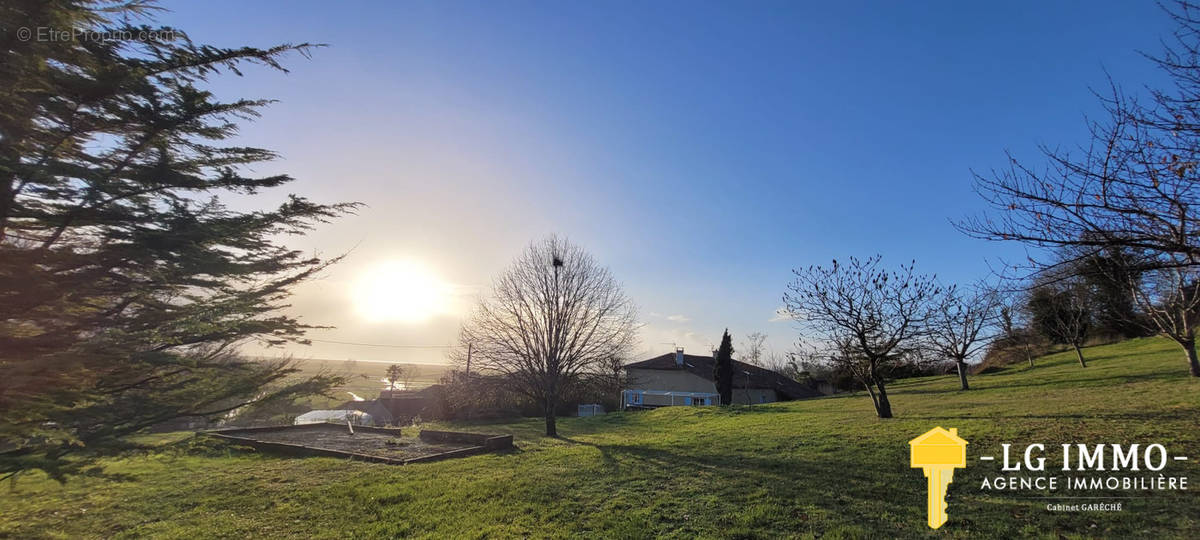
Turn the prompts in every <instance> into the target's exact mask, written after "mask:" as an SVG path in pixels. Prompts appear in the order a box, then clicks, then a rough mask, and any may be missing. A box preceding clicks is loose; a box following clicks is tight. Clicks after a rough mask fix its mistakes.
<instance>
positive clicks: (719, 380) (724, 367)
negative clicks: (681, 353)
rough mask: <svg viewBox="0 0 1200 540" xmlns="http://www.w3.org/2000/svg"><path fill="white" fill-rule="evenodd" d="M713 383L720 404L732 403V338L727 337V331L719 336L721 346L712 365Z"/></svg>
mask: <svg viewBox="0 0 1200 540" xmlns="http://www.w3.org/2000/svg"><path fill="white" fill-rule="evenodd" d="M713 381H714V382H716V384H717V393H718V394H721V404H722V405H730V404H732V403H733V338H731V337H729V329H728V328H726V329H725V334H724V335H722V336H721V346H720V347H719V348H718V349H717V355H716V362H714V363H713Z"/></svg>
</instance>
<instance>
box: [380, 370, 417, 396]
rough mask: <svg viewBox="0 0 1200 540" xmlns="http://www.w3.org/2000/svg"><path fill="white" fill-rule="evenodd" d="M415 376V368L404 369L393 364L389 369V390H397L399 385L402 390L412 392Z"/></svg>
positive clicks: (387, 378)
mask: <svg viewBox="0 0 1200 540" xmlns="http://www.w3.org/2000/svg"><path fill="white" fill-rule="evenodd" d="M414 375H415V373H413V368H411V367H404V366H402V365H400V364H392V365H390V366H388V368H387V377H386V378H385V379H386V380H387V382H388V390H395V389H396V385H397V384H399V385H400V388H401V389H402V390H411V389H412V388H411V383H412V378H413V376H414Z"/></svg>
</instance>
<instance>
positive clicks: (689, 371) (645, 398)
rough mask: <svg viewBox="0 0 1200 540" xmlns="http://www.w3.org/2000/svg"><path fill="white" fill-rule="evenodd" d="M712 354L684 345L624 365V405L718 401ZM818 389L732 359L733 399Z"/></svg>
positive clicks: (766, 399)
mask: <svg viewBox="0 0 1200 540" xmlns="http://www.w3.org/2000/svg"><path fill="white" fill-rule="evenodd" d="M715 363H716V359H714V358H713V357H712V356H696V355H691V354H684V352H683V349H676V350H675V352H674V353H667V354H664V355H662V356H656V357H654V358H651V359H649V360H643V361H641V362H635V363H633V364H628V365H626V366H625V376H626V383H625V388H624V389H623V390H622V391H621V406H622V407H623V408H650V407H663V406H670V405H717V404H718V402H719V400H720V395H719V394H717V385H716V383H715V382H714V381H713V365H714V364H715ZM821 395H822V394H821V392H820V391H818V390H817V389H815V388H812V387H810V386H808V385H805V384H802V383H798V382H796V381H793V380H792V379H789V378H787V377H784V376H783V375H780V374H778V373H776V372H774V371H771V370H769V369H765V368H761V367H758V366H754V365H751V364H746V363H743V362H738V361H737V360H734V361H733V402H734V403H742V404H748V403H771V402H774V401H788V400H793V399H805V398H811V397H818V396H821Z"/></svg>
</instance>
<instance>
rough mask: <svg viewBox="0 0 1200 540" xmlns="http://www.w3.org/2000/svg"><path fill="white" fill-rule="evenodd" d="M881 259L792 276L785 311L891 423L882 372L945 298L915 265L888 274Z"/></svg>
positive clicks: (812, 269)
mask: <svg viewBox="0 0 1200 540" xmlns="http://www.w3.org/2000/svg"><path fill="white" fill-rule="evenodd" d="M879 262H880V258H879V256H874V257H870V258H868V259H865V260H859V259H857V258H854V257H851V258H850V260H849V262H848V263H847V264H840V263H838V261H836V260H835V261H833V264H832V265H831V266H828V267H824V266H810V267H808V268H807V269H804V270H793V273H794V274H795V276H796V279H795V280H794V281H793V282H792V283H791V284H790V285H788V289H789V291H790V292H788V293H786V294H784V296H783V303H784V311H785V312H786V313H787V314H788V316H790V317H791V318H792V319H794V320H796V321H798V322H800V323H801V325H802V326H803V327H804V328H805V330H808V331H810V332H812V333H813V334H816V336H815V337H816V338H818V339H821V340H823V342H824V344H825V345H824V346H821V347H820V349H822V350H824V351H825V352H826V353H828V354H825V357H826V358H828V359H830V360H831V361H834V362H839V363H841V365H843V366H844V367H846V368H848V369H850V370H851V371H852V372H853V374H854V376H855V377H856V378H858V379H859V381H860V382H861V383H863V385H864V386H866V387H867V391H868V392H869V393H870V395H871V400H872V401H873V402H874V404H875V412H876V413H877V414H878V415H879V417H880V418H891V417H892V407H891V403H890V402H889V401H888V397H887V389H886V388H885V387H884V379H883V370H882V368H884V367H885V366H886V365H888V364H889V363H891V362H895V361H896V360H897V359H898V358H899V357H901V356H902V355H903V353H904V352H905V350H906V348H907V347H909V346H911V345H912V344H913V342H914V341H915V339H916V338H917V337H919V336H920V334H921V332H922V331H923V325H924V323H925V319H926V318H927V317H928V315H929V309H930V301H931V300H932V299H933V298H934V297H935V296H936V295H937V294H938V293H939V292H940V289H939V288H938V287H937V285H936V284H935V282H934V279H933V277H932V276H925V275H920V274H916V273H915V272H914V267H915V263H910V264H908V265H902V266H901V267H900V269H899V271H889V270H887V269H885V268H882V267H881V266H880V264H879Z"/></svg>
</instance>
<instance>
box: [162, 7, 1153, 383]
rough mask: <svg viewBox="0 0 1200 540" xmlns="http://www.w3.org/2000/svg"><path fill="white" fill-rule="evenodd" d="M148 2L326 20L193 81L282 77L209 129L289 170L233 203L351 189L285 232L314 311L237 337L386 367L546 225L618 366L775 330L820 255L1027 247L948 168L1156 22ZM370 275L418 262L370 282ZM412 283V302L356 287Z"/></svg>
mask: <svg viewBox="0 0 1200 540" xmlns="http://www.w3.org/2000/svg"><path fill="white" fill-rule="evenodd" d="M163 5H164V7H166V8H167V9H168V10H170V11H169V12H167V13H164V14H162V15H161V16H160V18H159V20H160V22H162V23H164V24H168V25H172V26H176V27H178V28H180V29H182V30H184V31H186V32H187V33H188V34H189V36H190V37H191V38H192V39H193V40H195V41H197V42H201V43H208V44H212V45H218V46H242V45H253V46H270V45H273V44H278V43H300V42H312V43H324V44H328V47H324V48H321V49H318V50H316V51H314V52H313V54H312V57H311V59H305V58H303V57H301V56H294V57H290V58H288V59H287V61H286V65H287V67H288V68H289V69H290V73H287V74H282V73H275V72H271V71H270V70H266V69H254V68H251V69H249V70H247V71H246V73H245V76H244V77H236V76H232V75H230V76H223V77H220V78H218V79H215V80H213V81H212V83H211V86H210V89H211V90H213V91H214V92H215V93H216V94H217V95H218V96H221V97H224V98H237V97H249V98H271V99H276V100H279V101H278V103H276V104H274V105H272V106H271V107H270V108H268V109H267V110H265V111H264V113H265V114H264V115H263V117H262V118H261V119H259V120H257V121H256V122H254V123H252V124H248V125H246V126H244V127H243V129H242V130H241V133H240V135H239V138H238V140H237V141H236V142H237V143H238V144H251V145H257V146H262V147H266V148H270V149H272V150H275V151H277V152H279V153H280V155H281V158H280V159H279V160H277V161H274V162H271V163H265V164H260V165H257V166H255V167H254V168H253V170H252V172H254V173H260V174H274V173H278V172H286V173H288V174H291V175H293V176H295V177H296V178H297V180H296V182H295V183H293V184H291V185H289V186H288V188H286V189H284V190H279V191H278V192H276V193H273V194H262V195H259V196H257V197H255V198H253V199H251V200H235V201H232V204H233V205H234V206H235V207H241V208H254V207H261V206H262V205H265V204H273V203H275V202H278V201H279V200H281V199H282V197H283V196H284V195H285V194H286V193H289V192H291V193H298V194H302V195H305V196H307V197H309V198H311V199H314V200H316V201H319V202H329V203H332V202H339V201H361V202H364V203H366V205H367V206H366V207H364V208H363V209H362V210H361V211H359V212H358V214H357V215H355V216H350V217H346V218H343V219H339V220H338V221H336V222H335V223H332V224H329V225H325V226H322V227H320V228H319V229H318V230H316V231H314V232H313V233H312V234H310V235H307V236H304V237H294V238H288V239H287V242H288V243H289V244H290V245H293V246H296V247H298V248H301V249H304V250H306V251H311V252H314V253H319V254H322V255H325V256H335V255H341V254H346V255H347V256H346V258H345V260H344V261H343V262H342V263H340V264H338V265H337V266H335V267H333V268H331V269H330V270H328V271H327V272H325V274H324V275H323V276H321V278H320V279H318V280H316V281H313V282H310V283H307V284H305V285H303V286H301V287H300V288H298V289H297V291H296V295H295V296H294V298H293V302H292V307H290V308H289V312H290V313H292V314H295V315H298V316H300V317H301V318H302V320H304V321H305V322H308V323H310V324H318V325H331V326H335V327H336V328H334V329H329V330H319V331H314V332H313V333H312V334H311V337H312V338H314V339H315V340H321V341H316V342H314V343H313V344H312V345H311V346H294V347H290V348H287V349H284V350H273V351H268V352H266V353H264V354H293V355H296V356H299V357H308V358H323V359H335V360H342V359H351V358H352V359H356V360H361V361H386V362H432V363H437V362H442V361H444V359H445V349H444V348H437V347H438V346H445V345H448V344H451V343H454V341H455V337H456V335H457V332H458V328H459V324H460V322H461V320H462V318H463V316H464V315H465V314H466V313H467V312H468V311H469V309H470V306H471V305H472V303H473V302H474V301H475V298H477V297H478V295H480V294H486V292H487V290H488V287H489V285H490V283H491V280H492V279H493V277H494V276H496V275H497V274H499V273H500V272H502V271H503V270H504V268H505V267H506V266H508V265H509V264H510V263H511V261H512V260H513V258H515V257H516V256H517V255H519V254H520V252H521V251H522V250H523V249H524V248H525V247H526V246H527V245H528V244H529V243H530V242H531V241H533V240H536V239H539V238H542V237H544V236H546V235H548V234H551V233H557V234H560V235H564V236H566V237H568V238H569V239H570V240H571V241H572V242H574V243H576V244H579V245H580V246H582V247H584V248H585V249H586V250H588V251H589V252H590V253H591V254H592V255H593V256H594V257H595V258H596V259H597V260H598V261H599V262H600V263H601V264H602V265H604V266H606V267H608V268H609V269H610V270H611V271H612V273H613V274H614V275H615V277H616V278H617V279H618V280H619V281H620V282H621V284H622V285H623V287H624V289H625V291H626V293H627V294H628V295H629V296H630V298H631V299H632V300H633V301H634V302H635V303H636V304H637V305H638V308H639V312H640V314H641V323H642V325H643V326H642V328H641V334H640V340H639V346H638V350H637V353H636V355H635V356H638V358H634V359H635V360H638V359H643V358H644V357H649V356H652V355H657V354H662V353H665V352H668V351H671V350H673V347H676V346H679V347H684V348H685V349H686V350H687V351H688V352H691V353H696V354H707V353H709V352H711V350H712V349H713V348H714V347H715V346H716V344H717V343H718V342H719V340H720V337H721V333H722V331H723V330H724V329H726V328H728V329H729V331H730V332H731V334H733V335H734V345H735V348H737V346H738V345H739V344H740V343H741V342H742V341H743V340H744V336H745V335H746V334H748V333H751V332H762V333H765V334H767V335H768V336H769V338H768V340H767V343H768V346H769V348H770V349H771V350H772V351H774V352H777V353H782V352H785V351H787V350H788V348H789V347H790V345H791V344H792V343H793V342H794V341H795V340H796V338H797V337H798V336H799V330H798V329H797V328H796V325H795V324H794V323H792V322H789V321H786V320H780V318H779V317H777V316H776V310H777V309H778V308H779V307H780V306H781V303H782V302H781V297H782V295H783V293H784V292H785V291H786V286H787V284H788V283H789V282H790V281H791V270H792V269H793V268H802V267H806V266H808V265H810V264H822V263H828V262H829V261H830V260H831V259H834V258H845V257H848V256H851V255H854V256H859V257H866V256H870V255H873V254H879V255H881V256H882V257H883V261H884V263H885V264H887V265H890V266H896V265H899V264H901V263H905V262H908V261H910V260H915V261H916V265H917V268H918V270H919V271H921V272H926V273H931V274H936V275H937V276H938V279H940V280H942V281H943V282H945V283H969V282H973V281H975V280H978V279H981V278H987V277H988V276H989V275H990V274H991V272H992V269H993V268H995V267H997V265H998V264H999V263H1000V262H1001V261H1003V260H1020V259H1023V258H1024V256H1025V255H1024V254H1025V252H1024V248H1023V247H1022V246H1020V245H1009V244H1002V243H992V242H986V241H982V240H975V239H971V238H968V237H966V236H965V235H963V234H962V233H960V232H959V231H957V230H955V229H954V227H953V225H952V224H953V222H955V221H957V220H959V219H961V218H963V217H965V216H970V215H976V214H978V213H979V212H981V211H983V210H984V206H983V203H982V201H981V199H980V198H979V197H978V195H976V194H975V193H974V192H973V190H972V185H973V179H972V171H975V172H980V173H987V171H989V170H991V169H994V168H999V167H1004V166H1005V165H1006V163H1007V158H1006V155H1005V152H1006V151H1007V152H1012V153H1013V154H1014V155H1016V156H1017V157H1018V158H1022V159H1025V160H1027V161H1029V162H1030V163H1033V164H1035V165H1036V164H1038V163H1041V162H1040V161H1039V160H1038V158H1039V153H1038V147H1039V145H1047V146H1051V147H1062V148H1071V147H1075V146H1077V145H1080V144H1083V143H1086V141H1087V139H1086V124H1085V119H1086V118H1087V117H1088V116H1095V115H1097V114H1098V113H1099V112H1100V111H1099V107H1098V104H1097V101H1096V99H1095V97H1094V96H1093V91H1104V90H1105V89H1107V85H1108V80H1109V77H1111V79H1112V80H1113V81H1114V82H1116V83H1118V84H1120V85H1122V87H1124V88H1125V89H1126V90H1129V91H1132V92H1135V93H1136V92H1138V91H1139V89H1141V88H1143V86H1144V85H1147V84H1150V85H1154V84H1158V83H1159V82H1161V80H1162V76H1161V74H1159V73H1158V72H1157V71H1156V70H1155V69H1154V68H1153V66H1152V65H1151V64H1150V63H1149V62H1148V61H1147V60H1146V59H1145V58H1143V57H1142V56H1141V54H1140V52H1139V51H1145V52H1151V53H1152V52H1155V51H1158V50H1159V49H1160V40H1161V39H1166V38H1168V37H1169V36H1170V32H1171V31H1172V29H1173V26H1172V24H1171V22H1170V20H1169V19H1168V18H1167V17H1166V15H1165V14H1163V13H1162V12H1161V11H1160V10H1159V8H1158V7H1157V6H1155V5H1154V3H1152V2H1124V1H1118V2H1098V1H1090V2H1083V1H1080V2H1057V1H1052V2H1034V1H1023V2H987V3H983V2H932V1H930V2H849V1H847V2H820V3H817V2H801V1H792V2H761V1H756V2H691V1H689V2H658V1H656V2H622V1H608V2H518V1H505V2H456V1H446V2H338V3H334V2H269V1H263V2H241V1H206V2H164V4H163ZM394 268H401V269H402V270H400V271H396V272H392V274H388V272H389V270H387V269H394ZM414 268H415V269H416V270H413V269H414ZM381 272H382V275H385V276H387V275H392V276H393V277H394V276H404V277H405V278H407V279H409V280H410V281H411V280H414V279H415V280H416V281H414V283H415V284H416V285H415V286H402V287H399V288H398V289H396V288H393V289H389V290H388V291H386V294H385V293H382V292H379V290H378V287H379V285H378V284H375V285H372V283H373V282H372V281H371V280H372V277H371V276H378V275H381ZM421 276H424V278H423V279H416V278H419V277H421ZM385 281H386V278H385ZM429 291H436V292H437V293H436V295H435V296H436V297H437V298H440V299H441V300H437V301H429V299H428V298H424V296H423V297H422V298H418V299H414V300H413V305H425V304H421V302H425V303H426V304H429V305H431V306H434V307H432V308H430V309H428V310H426V311H429V313H426V314H424V316H420V317H417V316H411V317H410V316H405V317H399V318H391V319H387V318H386V317H383V318H381V317H377V316H373V315H372V313H373V312H372V310H371V308H370V306H364V303H368V304H369V303H370V302H372V301H374V302H376V303H379V302H389V303H391V302H401V301H404V298H405V295H409V294H416V295H425V296H427V295H428V294H431V293H429ZM375 307H378V306H375ZM376 315H377V314H376ZM331 342H345V343H358V344H373V345H389V346H403V347H413V346H416V347H426V346H428V347H429V348H396V347H380V346H366V345H348V344H343V343H331Z"/></svg>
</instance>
